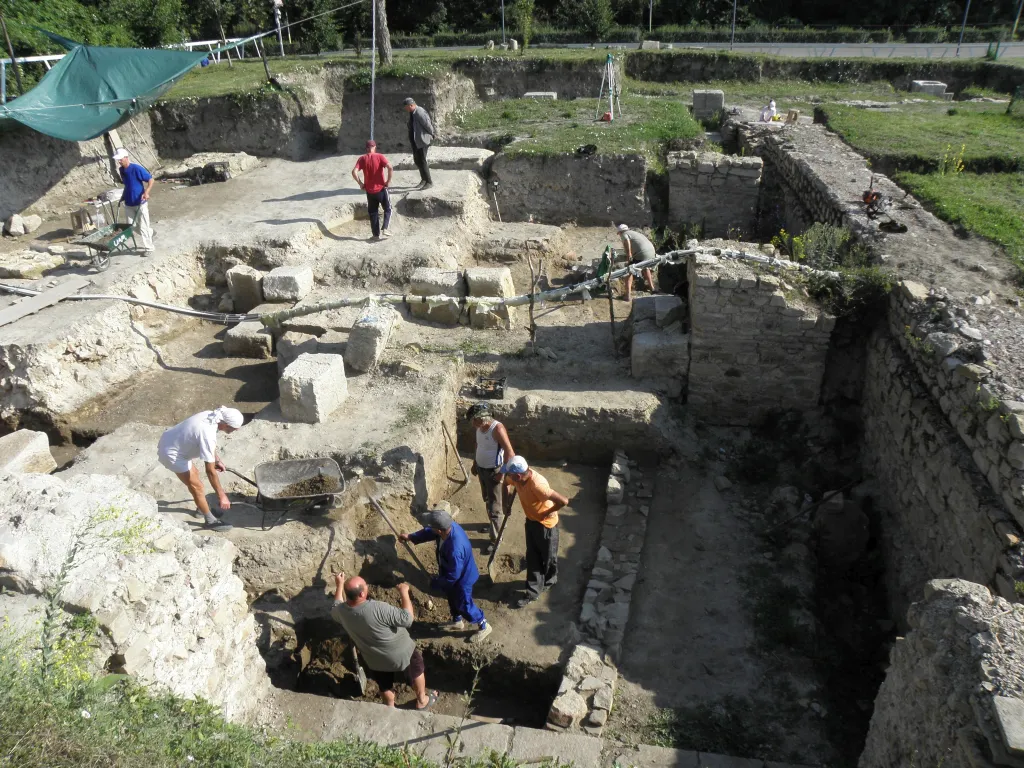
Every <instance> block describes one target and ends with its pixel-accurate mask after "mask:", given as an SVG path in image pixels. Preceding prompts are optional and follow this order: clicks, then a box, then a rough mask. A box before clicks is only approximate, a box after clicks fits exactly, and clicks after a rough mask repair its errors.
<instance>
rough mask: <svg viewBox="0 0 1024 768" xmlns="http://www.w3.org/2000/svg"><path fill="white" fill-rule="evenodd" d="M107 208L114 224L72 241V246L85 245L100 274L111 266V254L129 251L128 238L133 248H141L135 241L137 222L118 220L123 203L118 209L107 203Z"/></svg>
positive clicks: (66, 260) (118, 205)
mask: <svg viewBox="0 0 1024 768" xmlns="http://www.w3.org/2000/svg"><path fill="white" fill-rule="evenodd" d="M106 206H107V209H108V210H109V211H110V216H111V220H112V223H111V224H107V226H105V227H100V228H99V229H97V230H96V231H95V232H90V233H89V234H88V235H85V236H84V237H81V238H79V239H78V240H72V241H71V244H72V245H84V246H85V247H86V248H87V249H88V250H89V253H90V255H91V256H92V265H93V266H94V267H96V269H97V270H99V271H100V272H102V271H103V270H105V269H106V268H107V267H109V266H110V254H112V253H116V252H118V251H127V250H128V238H131V241H132V247H134V248H135V249H138V247H139V245H138V243H137V242H136V241H135V221H134V220H132V221H118V220H117V218H118V216H119V215H120V213H121V203H118V204H117V208H114V207H113V206H112V205H111V204H110V203H109V202H107V203H106ZM136 216H137V214H136ZM64 263H65V264H67V263H68V257H67V256H65V257H64Z"/></svg>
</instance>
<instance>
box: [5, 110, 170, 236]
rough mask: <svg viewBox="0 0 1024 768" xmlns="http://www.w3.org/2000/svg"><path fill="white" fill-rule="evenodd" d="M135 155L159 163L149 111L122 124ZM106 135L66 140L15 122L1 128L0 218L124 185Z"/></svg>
mask: <svg viewBox="0 0 1024 768" xmlns="http://www.w3.org/2000/svg"><path fill="white" fill-rule="evenodd" d="M118 133H119V135H120V137H121V141H122V142H123V143H124V145H125V146H126V147H128V149H130V150H131V152H132V154H133V157H134V159H135V160H136V161H137V162H140V163H143V164H144V165H145V166H146V167H147V168H149V169H150V170H154V169H155V168H156V167H157V166H158V165H159V159H158V158H157V155H156V151H155V149H154V146H153V134H152V130H151V128H150V119H149V115H148V114H142V115H138V116H137V117H134V118H132V119H131V120H130V121H129V122H127V123H126V124H124V125H122V126H121V127H120V128H119V129H118ZM111 153H112V148H111V147H110V144H109V142H108V141H107V140H106V139H105V138H104V137H102V136H101V137H100V138H98V139H91V140H89V141H81V142H74V141H62V140H61V139H54V138H51V137H49V136H46V135H44V134H42V133H38V132H37V131H33V130H32V129H30V128H27V127H25V126H22V125H17V124H15V123H14V122H13V121H11V122H10V123H9V124H7V125H5V126H4V128H3V130H2V131H0V157H3V158H4V161H3V162H2V163H0V219H6V218H7V217H8V216H10V215H11V214H13V213H21V212H23V211H27V212H29V213H38V214H41V215H47V214H54V213H65V212H67V211H70V210H72V209H74V208H77V207H78V205H79V204H80V203H81V202H82V200H84V199H86V198H87V197H91V196H92V195H94V194H96V193H98V192H103V191H106V190H108V189H112V188H114V187H117V186H120V181H118V178H117V176H116V174H115V172H114V164H113V161H111V159H110V156H111Z"/></svg>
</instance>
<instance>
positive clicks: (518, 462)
mask: <svg viewBox="0 0 1024 768" xmlns="http://www.w3.org/2000/svg"><path fill="white" fill-rule="evenodd" d="M529 468H530V465H529V464H527V463H526V459H524V458H523V457H522V456H516V457H515V458H514V459H512V461H510V462H509V463H508V464H506V465H505V467H504V470H503V471H504V472H505V473H506V474H509V475H522V474H524V473H525V472H526V471H527V470H528V469H529Z"/></svg>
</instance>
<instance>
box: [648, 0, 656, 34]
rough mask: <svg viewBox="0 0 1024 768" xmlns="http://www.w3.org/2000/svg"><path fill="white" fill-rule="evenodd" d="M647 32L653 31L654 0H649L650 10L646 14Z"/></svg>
mask: <svg viewBox="0 0 1024 768" xmlns="http://www.w3.org/2000/svg"><path fill="white" fill-rule="evenodd" d="M647 32H648V33H651V32H654V0H651V10H650V13H648V14H647Z"/></svg>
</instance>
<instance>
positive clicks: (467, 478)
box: [441, 421, 469, 483]
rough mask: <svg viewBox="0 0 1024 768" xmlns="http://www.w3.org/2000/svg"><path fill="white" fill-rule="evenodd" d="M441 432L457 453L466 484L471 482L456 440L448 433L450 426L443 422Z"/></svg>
mask: <svg viewBox="0 0 1024 768" xmlns="http://www.w3.org/2000/svg"><path fill="white" fill-rule="evenodd" d="M441 431H442V432H444V436H445V437H447V438H448V443H449V445H451V447H452V450H453V451H455V458H456V459H458V461H459V469H461V470H462V476H463V477H464V478H466V480H465V482H467V483H468V482H469V472H467V471H466V465H465V464H464V463H463V462H462V457H461V456H460V455H459V449H458V447H457V446H456V445H455V440H454V439H453V438H452V433H451V432H449V431H448V425H447V424H445V423H444V422H443V421H442V422H441Z"/></svg>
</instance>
